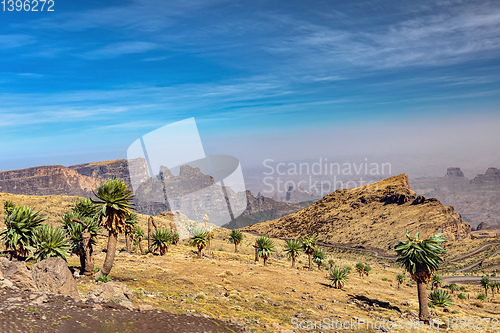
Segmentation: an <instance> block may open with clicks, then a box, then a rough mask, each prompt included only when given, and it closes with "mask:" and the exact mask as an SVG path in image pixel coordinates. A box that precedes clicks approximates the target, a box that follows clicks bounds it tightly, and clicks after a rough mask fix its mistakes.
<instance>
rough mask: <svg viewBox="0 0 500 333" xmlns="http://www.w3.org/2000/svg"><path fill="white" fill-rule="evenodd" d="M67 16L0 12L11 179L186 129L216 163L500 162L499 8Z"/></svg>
mask: <svg viewBox="0 0 500 333" xmlns="http://www.w3.org/2000/svg"><path fill="white" fill-rule="evenodd" d="M54 8H55V11H54V12H38V13H17V12H0V15H1V21H0V22H1V23H0V27H1V30H0V45H1V47H0V64H1V67H0V140H1V142H2V145H1V146H0V170H7V169H13V168H23V167H29V166H36V165H42V164H63V165H71V164H76V163H84V162H88V161H97V160H108V159H115V158H124V157H126V150H127V147H128V146H129V145H130V144H131V143H132V142H133V141H135V140H136V139H137V138H138V137H140V136H141V135H144V134H146V133H148V132H149V131H152V130H154V129H156V128H158V127H161V126H163V125H166V124H168V123H171V122H174V121H179V120H182V119H185V118H189V117H195V118H196V120H197V123H198V127H199V131H200V134H201V137H202V140H203V143H204V145H205V149H206V151H207V153H222V154H232V155H234V156H236V157H238V158H240V159H241V160H242V161H244V162H245V163H246V165H259V164H260V163H261V162H262V160H263V159H264V158H276V159H299V158H314V157H316V156H332V155H336V154H356V153H357V154H359V155H360V156H362V155H368V154H371V155H380V156H392V157H391V158H396V157H394V156H403V155H412V158H411V159H409V160H408V161H410V160H419V161H422V160H425V161H427V162H429V161H437V160H440V161H441V160H442V165H443V166H444V165H453V164H454V163H455V164H461V166H465V167H466V168H467V167H469V168H476V167H477V168H483V167H487V166H489V165H490V164H494V163H500V157H499V154H498V151H499V149H498V148H500V147H499V146H500V140H499V135H498V134H497V132H498V128H499V125H500V117H499V112H498V111H499V106H500V104H499V102H500V34H499V31H500V4H499V3H498V2H494V1H492V2H488V1H418V2H415V1H397V2H396V1H345V2H341V3H339V2H336V1H315V2H306V1H252V2H249V1H234V0H232V1H223V0H214V1H210V0H182V1H177V0H172V1H155V0H136V1H57V0H55V6H54ZM398 154H399V155H398ZM401 158H402V157H401ZM408 163H410V162H408ZM497 166H499V165H497ZM439 167H440V168H441V167H442V166H441V164H440V166H439Z"/></svg>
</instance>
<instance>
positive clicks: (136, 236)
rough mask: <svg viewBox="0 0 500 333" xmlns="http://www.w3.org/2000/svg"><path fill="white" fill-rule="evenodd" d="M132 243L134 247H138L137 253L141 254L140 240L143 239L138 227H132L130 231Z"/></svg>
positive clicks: (142, 232) (142, 233) (140, 229)
mask: <svg viewBox="0 0 500 333" xmlns="http://www.w3.org/2000/svg"><path fill="white" fill-rule="evenodd" d="M131 237H132V241H133V242H134V245H137V246H139V251H140V252H141V253H142V252H143V251H142V243H141V242H142V239H143V238H144V230H142V228H141V227H140V226H138V225H135V226H134V229H133V230H132V234H131Z"/></svg>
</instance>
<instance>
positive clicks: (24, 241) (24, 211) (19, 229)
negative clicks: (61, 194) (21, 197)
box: [0, 206, 46, 258]
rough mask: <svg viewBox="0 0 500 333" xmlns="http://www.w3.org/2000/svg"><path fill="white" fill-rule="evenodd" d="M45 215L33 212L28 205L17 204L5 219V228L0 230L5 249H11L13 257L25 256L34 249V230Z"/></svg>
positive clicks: (43, 219)
mask: <svg viewBox="0 0 500 333" xmlns="http://www.w3.org/2000/svg"><path fill="white" fill-rule="evenodd" d="M45 220H46V219H45V216H44V215H40V212H34V211H33V208H31V207H28V206H17V207H15V208H14V209H13V210H12V213H11V214H10V216H9V218H8V219H6V221H5V225H6V226H7V229H4V230H2V231H1V232H0V236H3V237H2V240H3V241H4V244H5V247H6V249H7V250H9V249H10V250H12V254H13V256H14V257H15V258H19V257H26V256H27V255H28V254H29V252H30V250H34V249H35V248H34V247H33V246H34V245H35V239H34V232H35V230H36V228H38V227H39V226H40V225H41V224H42V223H43V222H45Z"/></svg>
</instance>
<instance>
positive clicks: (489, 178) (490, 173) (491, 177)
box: [471, 168, 500, 185]
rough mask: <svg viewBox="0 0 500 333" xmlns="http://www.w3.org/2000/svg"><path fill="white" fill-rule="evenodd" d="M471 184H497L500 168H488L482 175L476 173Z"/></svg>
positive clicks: (499, 177) (499, 179) (499, 181)
mask: <svg viewBox="0 0 500 333" xmlns="http://www.w3.org/2000/svg"><path fill="white" fill-rule="evenodd" d="M471 183H472V184H476V185H486V184H492V185H497V184H499V183H500V169H497V168H488V170H486V172H485V173H484V175H481V174H479V175H477V176H476V177H475V178H474V179H473V180H472V181H471Z"/></svg>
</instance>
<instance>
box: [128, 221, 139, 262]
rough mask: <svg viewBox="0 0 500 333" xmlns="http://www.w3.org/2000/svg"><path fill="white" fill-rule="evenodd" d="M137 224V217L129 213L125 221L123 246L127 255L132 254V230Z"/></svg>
mask: <svg viewBox="0 0 500 333" xmlns="http://www.w3.org/2000/svg"><path fill="white" fill-rule="evenodd" d="M138 223H139V217H138V215H137V214H135V213H131V214H128V215H127V218H126V219H125V246H126V248H127V253H129V254H130V253H132V246H133V241H132V230H134V227H135V226H136V225H137V224H138Z"/></svg>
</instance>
